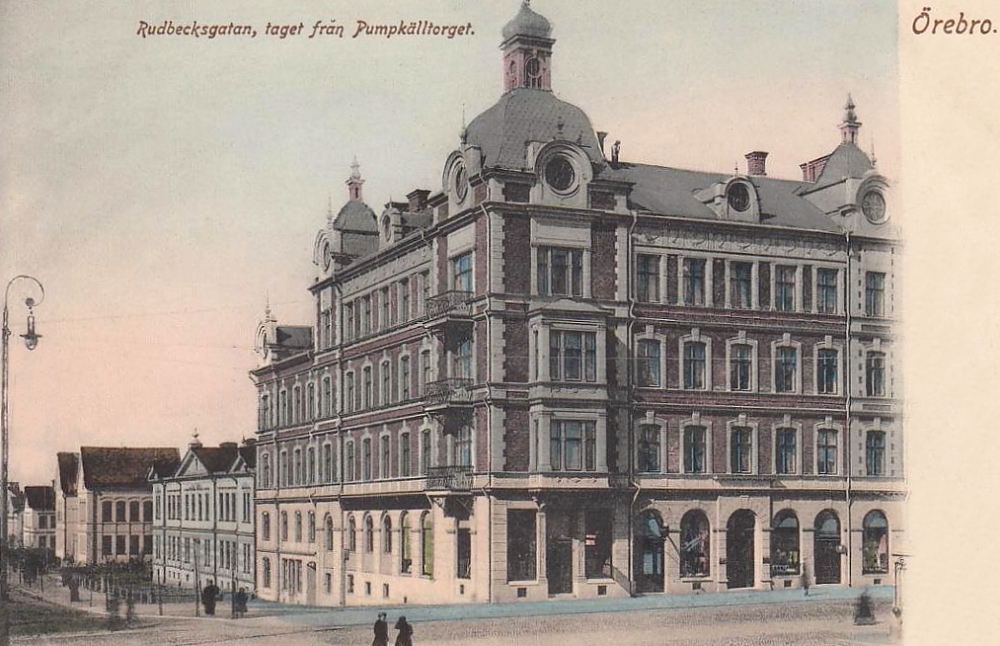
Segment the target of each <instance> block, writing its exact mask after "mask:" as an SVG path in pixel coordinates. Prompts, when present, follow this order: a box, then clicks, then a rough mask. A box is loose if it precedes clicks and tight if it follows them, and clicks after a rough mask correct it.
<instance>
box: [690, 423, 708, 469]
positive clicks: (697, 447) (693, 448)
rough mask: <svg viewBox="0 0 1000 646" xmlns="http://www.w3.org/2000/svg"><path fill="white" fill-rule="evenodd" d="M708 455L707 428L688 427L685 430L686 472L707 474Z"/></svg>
mask: <svg viewBox="0 0 1000 646" xmlns="http://www.w3.org/2000/svg"><path fill="white" fill-rule="evenodd" d="M707 455H708V452H707V450H706V432H705V427H704V426H688V427H686V428H685V429H684V472H685V473H705V471H706V470H707V469H706V467H707V465H706V457H707Z"/></svg>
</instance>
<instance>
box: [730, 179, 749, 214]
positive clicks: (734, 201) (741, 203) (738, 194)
mask: <svg viewBox="0 0 1000 646" xmlns="http://www.w3.org/2000/svg"><path fill="white" fill-rule="evenodd" d="M728 199H729V206H730V207H732V208H733V209H735V210H737V211H746V210H747V209H748V208H750V191H748V190H747V186H746V184H733V185H732V186H730V187H729V194H728Z"/></svg>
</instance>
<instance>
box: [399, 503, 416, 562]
mask: <svg viewBox="0 0 1000 646" xmlns="http://www.w3.org/2000/svg"><path fill="white" fill-rule="evenodd" d="M412 567H413V553H412V548H411V546H410V515H409V514H407V513H406V512H403V515H402V517H400V519H399V571H400V572H402V573H403V574H409V573H410V570H411V568H412Z"/></svg>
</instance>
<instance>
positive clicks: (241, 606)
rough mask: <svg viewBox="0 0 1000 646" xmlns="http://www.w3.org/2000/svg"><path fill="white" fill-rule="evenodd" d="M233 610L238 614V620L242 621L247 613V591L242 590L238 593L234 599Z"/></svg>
mask: <svg viewBox="0 0 1000 646" xmlns="http://www.w3.org/2000/svg"><path fill="white" fill-rule="evenodd" d="M233 610H234V611H235V613H236V618H237V619H240V618H242V617H243V615H245V614H246V612H247V589H246V588H240V591H239V592H237V593H236V596H235V598H234V599H233Z"/></svg>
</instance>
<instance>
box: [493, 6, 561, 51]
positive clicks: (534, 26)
mask: <svg viewBox="0 0 1000 646" xmlns="http://www.w3.org/2000/svg"><path fill="white" fill-rule="evenodd" d="M501 33H502V35H503V39H504V40H505V41H506V40H510V39H511V38H513V37H514V36H534V37H535V38H548V37H549V36H550V35H551V34H552V23H550V22H549V21H548V19H546V18H545V16H542V15H541V14H538V13H535V12H534V11H532V9H531V3H530V1H529V0H524V2H523V3H521V10H520V11H518V12H517V15H516V16H514V18H513V19H512V20H511V21H510V22H508V23H507V24H506V25H505V26H504V28H503V32H501Z"/></svg>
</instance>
